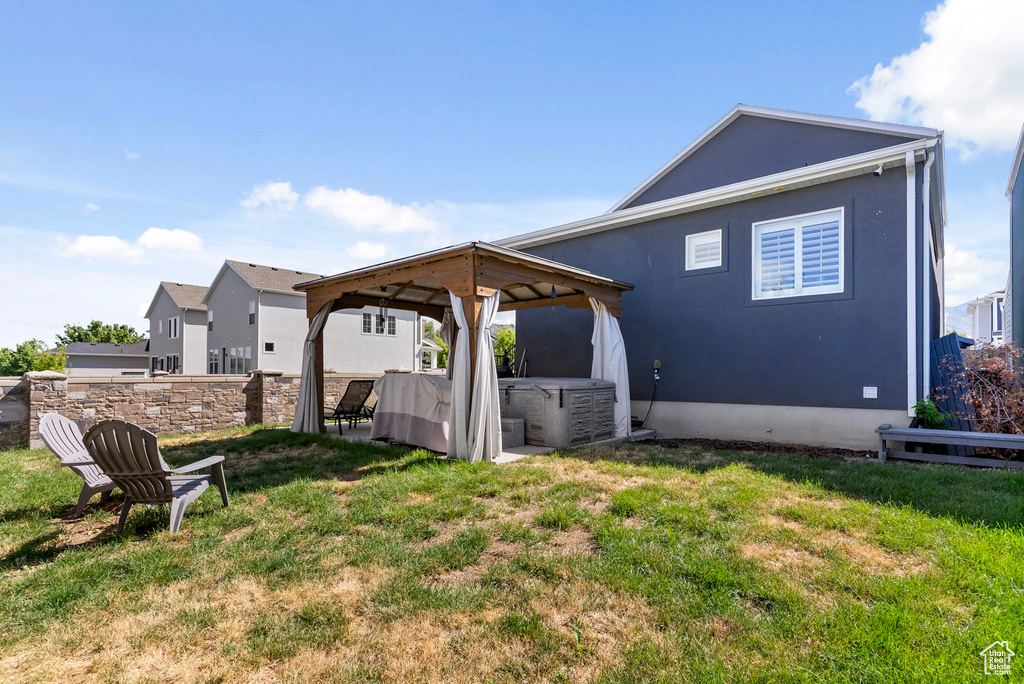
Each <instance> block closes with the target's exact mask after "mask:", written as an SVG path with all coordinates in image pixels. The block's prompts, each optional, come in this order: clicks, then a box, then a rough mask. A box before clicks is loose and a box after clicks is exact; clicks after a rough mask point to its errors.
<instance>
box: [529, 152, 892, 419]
mask: <svg viewBox="0 0 1024 684" xmlns="http://www.w3.org/2000/svg"><path fill="white" fill-rule="evenodd" d="M836 207H843V208H844V210H845V231H846V236H845V237H846V243H845V244H846V273H845V288H844V292H843V293H842V294H841V295H831V296H828V297H824V298H819V301H813V299H814V298H810V299H805V298H799V297H796V298H790V299H781V300H775V301H771V302H760V301H759V302H754V301H752V299H751V288H752V286H751V279H752V264H751V242H752V234H751V231H752V227H751V224H752V223H754V222H757V221H764V220H768V219H775V218H781V217H786V216H793V215H797V214H803V213H809V212H815V211H821V210H826V209H832V208H836ZM906 217H907V215H906V175H905V173H903V172H902V171H895V172H891V173H885V174H883V175H882V176H881V177H875V176H872V175H864V176H857V177H854V178H850V179H846V180H842V181H836V182H832V183H826V184H823V185H819V186H814V187H811V188H805V189H802V190H795V191H790V192H786V193H782V194H779V195H773V196H767V197H762V198H757V199H751V200H748V201H744V202H739V203H735V204H731V205H727V206H722V207H713V208H710V209H706V210H703V211H699V212H693V213H689V214H684V215H681V216H675V217H669V218H663V219H658V220H654V221H650V222H647V223H643V224H638V225H634V226H629V227H625V228H620V229H616V230H612V231H606V232H603V233H597V234H592V235H587V236H582V237H579V238H575V239H571V240H565V241H562V242H558V243H553V244H549V245H544V246H539V247H535V248H530V249H529V250H528V251H530V252H532V253H534V254H537V255H539V256H543V257H547V258H550V259H554V260H556V261H561V262H564V263H568V264H571V265H574V266H579V267H582V268H586V269H589V270H592V271H594V272H596V273H600V274H601V275H605V276H609V277H612V278H616V279H619V280H624V281H626V282H630V283H633V284H634V285H635V286H636V289H635V290H634V291H632V292H628V293H626V294H625V295H624V296H623V313H622V319H621V325H622V331H623V336H624V337H625V342H626V354H627V357H628V359H629V372H630V391H631V396H632V398H633V399H634V400H637V401H639V400H645V399H649V398H650V396H651V392H652V390H653V378H652V364H653V362H654V361H655V360H660V361H661V362H662V371H661V375H662V381H661V385H660V387H659V389H658V399H659V400H660V401H666V402H702V403H715V404H751V405H775V406H806V407H831V408H855V409H892V410H903V411H904V412H905V411H906V408H907V354H906V338H907V333H906V330H907V316H906V285H907V278H906V258H905V257H906V238H907V236H906ZM714 228H722V229H724V231H725V239H724V247H725V250H724V254H723V260H724V263H725V265H726V269H725V270H724V271H722V272H713V273H712V272H709V273H704V274H700V275H693V274H692V273H693V272H690V273H687V272H685V270H684V266H683V255H684V252H683V250H684V244H685V236H686V235H687V234H689V233H697V232H702V231H706V230H709V229H714ZM684 276H685V277H684ZM821 299H824V301H822V300H821ZM591 329H592V314H591V313H590V312H588V311H585V310H568V309H564V308H561V307H559V308H556V309H555V310H554V311H552V310H551V309H535V310H529V311H523V312H519V314H518V315H517V336H518V342H519V344H518V346H519V348H520V349H525V350H526V357H527V359H528V372H529V374H530V375H533V376H543V375H563V376H587V375H589V374H590V362H591V358H592V351H591V347H590V336H591ZM864 387H877V388H878V398H877V399H864V398H863V388H864Z"/></svg>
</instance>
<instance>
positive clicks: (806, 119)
mask: <svg viewBox="0 0 1024 684" xmlns="http://www.w3.org/2000/svg"><path fill="white" fill-rule="evenodd" d="M743 114H747V115H750V116H759V117H762V118H765V119H779V120H781V121H796V122H798V123H811V124H817V125H819V126H831V127H832V128H845V129H849V130H855V131H868V132H871V133H887V134H889V135H902V136H906V137H908V138H917V139H921V138H935V137H938V135H939V131H937V130H935V129H934V128H922V127H920V126H905V125H903V124H891V123H882V122H879V121H865V120H864V119H850V118H846V117H842V116H825V115H821V114H805V113H803V112H791V111H788V110H785V109H771V108H769V107H754V106H752V105H745V104H738V105H736V106H735V107H733V108H732V109H731V110H729V113H728V114H726V115H725V116H723V117H722V118H721V119H719V120H718V121H717V122H716V123H715V124H714V125H712V126H711V127H710V128H709V129H707V130H706V131H704V132H703V133H701V134H700V135H699V136H698V137H697V139H696V140H694V141H693V142H691V143H690V144H689V145H687V146H686V147H684V148H683V150H682V151H681V152H679V154H677V155H676V156H674V157H672V158H671V159H669V160H668V162H667V163H666V164H665V165H663V166H662V167H661V168H660V169H658V170H657V171H655V172H654V174H653V175H651V176H650V177H649V178H648V179H647V180H645V181H644V182H643V183H641V184H640V185H638V186H637V187H636V188H634V189H633V191H632V192H631V193H629V194H628V195H626V196H625V197H624V198H622V199H621V200H619V201H618V202H616V203H615V206H613V207H612V208H611V209H609V210H608V211H609V212H613V211H619V210H620V209H622V208H623V207H624V206H626V205H627V204H629V203H630V202H632V201H633V200H635V199H636V198H637V197H639V196H640V195H641V194H643V192H644V191H645V190H647V189H648V188H649V187H651V186H652V185H654V184H655V183H656V182H657V181H659V180H661V179H662V177H664V176H665V174H667V173H668V172H669V171H671V170H672V169H674V168H675V167H676V166H677V165H679V163H680V162H682V161H683V160H684V159H686V158H687V157H689V156H690V155H691V154H693V153H694V152H695V151H696V150H697V148H699V147H701V146H702V145H703V144H704V143H706V142H707V141H708V140H710V139H711V138H713V137H715V136H716V135H718V133H719V132H720V131H721V130H722V129H723V128H725V127H726V126H728V125H729V124H731V123H732V122H733V121H735V120H736V119H738V118H739V117H740V116H741V115H743Z"/></svg>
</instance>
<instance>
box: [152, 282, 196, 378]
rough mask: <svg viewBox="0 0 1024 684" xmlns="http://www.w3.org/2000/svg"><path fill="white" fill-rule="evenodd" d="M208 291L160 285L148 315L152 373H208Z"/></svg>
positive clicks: (190, 286) (191, 286)
mask: <svg viewBox="0 0 1024 684" xmlns="http://www.w3.org/2000/svg"><path fill="white" fill-rule="evenodd" d="M206 290H207V288H205V287H203V286H202V285H186V284H185V283H171V282H162V283H160V287H158V288H157V289H156V294H155V295H153V301H152V302H151V303H150V305H149V310H148V311H147V312H146V318H147V319H149V340H150V345H149V370H150V372H153V371H166V372H168V373H184V374H186V375H202V374H203V373H205V372H206V304H204V303H203V297H204V296H206Z"/></svg>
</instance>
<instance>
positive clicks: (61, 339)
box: [57, 321, 145, 345]
mask: <svg viewBox="0 0 1024 684" xmlns="http://www.w3.org/2000/svg"><path fill="white" fill-rule="evenodd" d="M144 339H145V338H144V337H143V336H142V335H140V334H139V333H138V331H136V330H135V328H133V327H131V326H128V325H124V324H123V323H110V324H107V323H104V322H103V321H91V322H90V323H89V325H72V324H70V323H69V324H67V325H65V326H64V334H63V335H57V344H58V345H62V344H71V343H72V342H109V343H111V344H131V343H133V342H141V341H142V340H144Z"/></svg>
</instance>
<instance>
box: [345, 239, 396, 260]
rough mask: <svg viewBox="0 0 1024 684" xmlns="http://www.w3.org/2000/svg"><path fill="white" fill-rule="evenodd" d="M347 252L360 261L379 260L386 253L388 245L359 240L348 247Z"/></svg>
mask: <svg viewBox="0 0 1024 684" xmlns="http://www.w3.org/2000/svg"><path fill="white" fill-rule="evenodd" d="M348 253H349V256H351V257H352V258H353V259H359V260H360V261H380V260H381V259H383V258H384V256H385V255H386V254H387V253H388V246H387V245H385V244H384V243H382V242H365V241H360V242H357V243H355V244H354V245H352V246H351V247H349V249H348Z"/></svg>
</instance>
